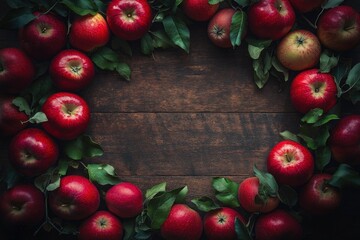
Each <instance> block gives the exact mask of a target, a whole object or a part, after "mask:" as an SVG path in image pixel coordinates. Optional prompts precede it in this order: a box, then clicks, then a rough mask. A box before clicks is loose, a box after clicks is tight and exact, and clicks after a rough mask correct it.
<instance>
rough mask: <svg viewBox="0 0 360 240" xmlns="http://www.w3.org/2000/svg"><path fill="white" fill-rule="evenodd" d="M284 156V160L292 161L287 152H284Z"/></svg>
mask: <svg viewBox="0 0 360 240" xmlns="http://www.w3.org/2000/svg"><path fill="white" fill-rule="evenodd" d="M285 157H286V161H287V162H291V161H292V157H290V156H289V155H288V154H285Z"/></svg>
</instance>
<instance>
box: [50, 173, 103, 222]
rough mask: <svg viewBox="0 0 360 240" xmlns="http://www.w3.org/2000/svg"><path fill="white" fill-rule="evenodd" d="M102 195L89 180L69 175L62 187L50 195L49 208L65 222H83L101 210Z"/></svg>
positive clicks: (64, 179) (63, 179)
mask: <svg viewBox="0 0 360 240" xmlns="http://www.w3.org/2000/svg"><path fill="white" fill-rule="evenodd" d="M99 204H100V194H99V191H98V190H97V188H96V186H95V185H94V184H93V183H92V182H90V181H89V179H87V178H85V177H83V176H78V175H67V176H65V177H63V178H62V179H61V180H60V186H59V188H57V189H56V190H54V191H52V192H50V194H49V207H50V209H51V211H52V212H53V213H54V214H55V215H56V216H58V217H60V218H62V219H65V220H81V219H84V218H87V217H89V216H90V215H92V214H93V213H95V212H96V210H97V209H98V208H99Z"/></svg>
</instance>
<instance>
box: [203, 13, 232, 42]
mask: <svg viewBox="0 0 360 240" xmlns="http://www.w3.org/2000/svg"><path fill="white" fill-rule="evenodd" d="M234 14H235V10H234V9H232V8H224V9H221V10H220V11H218V12H217V13H216V14H215V15H214V16H213V17H212V18H211V20H210V22H209V25H208V31H207V32H208V37H209V39H210V40H211V42H212V43H214V44H215V45H216V46H218V47H222V48H230V47H232V44H231V41H230V26H231V20H232V17H233V15H234Z"/></svg>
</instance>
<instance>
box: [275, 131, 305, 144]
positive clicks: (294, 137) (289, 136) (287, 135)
mask: <svg viewBox="0 0 360 240" xmlns="http://www.w3.org/2000/svg"><path fill="white" fill-rule="evenodd" d="M280 136H281V137H282V138H283V139H285V140H292V141H295V142H300V138H299V137H298V136H297V135H296V134H295V133H292V132H290V131H287V130H286V131H283V132H281V133H280Z"/></svg>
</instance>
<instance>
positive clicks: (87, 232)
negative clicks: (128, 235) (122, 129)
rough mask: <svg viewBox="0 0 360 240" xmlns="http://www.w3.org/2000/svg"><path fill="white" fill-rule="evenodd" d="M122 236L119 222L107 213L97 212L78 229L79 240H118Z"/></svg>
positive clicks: (121, 227)
mask: <svg viewBox="0 0 360 240" xmlns="http://www.w3.org/2000/svg"><path fill="white" fill-rule="evenodd" d="M122 236H123V226H122V224H121V222H120V220H119V219H118V218H117V217H116V216H114V215H113V214H111V213H110V212H108V211H98V212H96V213H94V214H93V215H91V216H90V217H89V218H87V219H85V220H84V221H83V223H82V224H81V226H80V228H79V235H78V239H79V240H119V239H122Z"/></svg>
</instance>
